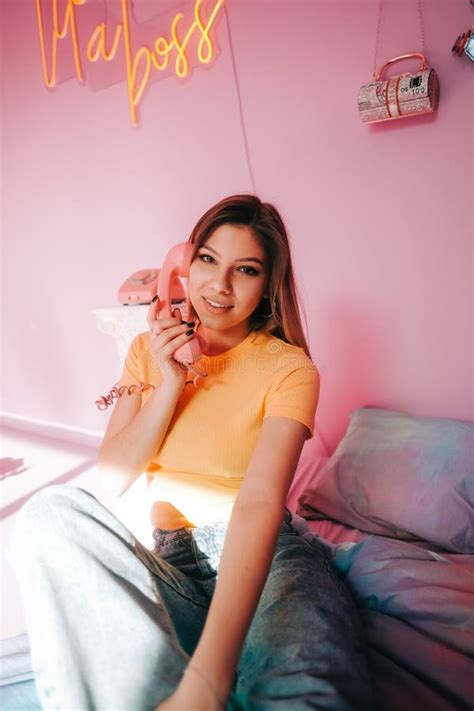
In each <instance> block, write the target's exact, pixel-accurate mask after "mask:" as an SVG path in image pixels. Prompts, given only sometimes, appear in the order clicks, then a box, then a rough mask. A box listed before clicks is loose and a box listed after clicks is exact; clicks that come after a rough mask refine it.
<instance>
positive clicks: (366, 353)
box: [0, 0, 474, 453]
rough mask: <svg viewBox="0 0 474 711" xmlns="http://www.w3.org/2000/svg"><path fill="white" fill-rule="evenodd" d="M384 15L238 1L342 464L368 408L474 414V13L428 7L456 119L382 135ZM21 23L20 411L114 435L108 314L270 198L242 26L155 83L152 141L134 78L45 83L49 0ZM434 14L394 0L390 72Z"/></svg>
mask: <svg viewBox="0 0 474 711" xmlns="http://www.w3.org/2000/svg"><path fill="white" fill-rule="evenodd" d="M45 2H46V0H43V4H45ZM48 2H49V0H48ZM90 2H92V0H89V3H90ZM156 3H157V5H158V0H156ZM139 5H141V7H142V9H143V8H144V7H145V5H146V3H138V2H137V6H139ZM149 6H150V4H149V3H148V8H149ZM378 6H379V3H378V0H350V1H349V0H344V1H343V0H331V1H329V0H307V1H306V2H304V1H302V0H272V1H270V0H268V1H264V0H252V2H250V1H246V0H228V2H227V10H228V14H229V17H230V27H231V37H232V43H233V48H234V54H235V61H236V66H237V71H238V77H239V82H240V90H241V96H242V102H243V111H244V119H245V125H246V130H247V136H248V141H249V149H250V157H251V163H252V169H253V174H254V177H255V185H256V190H257V191H258V193H259V194H260V196H261V197H262V198H263V199H265V200H269V201H272V202H274V203H275V204H276V205H277V206H278V207H279V209H280V210H281V213H282V215H283V218H284V219H285V220H286V223H287V225H288V228H289V232H290V238H291V244H292V250H293V257H294V265H295V271H296V275H297V278H298V283H299V288H300V292H301V294H302V297H303V299H304V302H305V308H306V314H307V321H308V327H309V341H310V347H311V351H312V355H313V360H314V361H315V363H316V364H317V365H318V367H319V370H320V373H321V378H322V380H321V399H320V405H319V410H318V415H317V423H318V427H319V430H320V432H321V434H322V436H323V439H324V440H325V441H326V443H327V445H328V448H329V452H330V453H331V452H332V451H333V449H334V447H335V446H336V444H337V442H338V440H339V439H340V437H341V436H342V435H343V433H344V431H345V429H346V427H347V423H348V415H349V414H350V412H352V411H353V410H354V409H356V408H358V407H361V406H364V405H372V406H380V407H387V408H399V409H401V410H406V411H408V412H411V413H413V414H425V415H434V416H442V417H454V418H464V419H473V410H472V405H473V398H472V362H473V361H472V328H473V324H472V158H473V154H472V126H473V111H472V88H473V86H472V77H473V71H474V65H473V64H472V63H471V62H470V61H469V60H468V59H467V57H463V58H462V59H460V58H457V57H454V56H453V55H452V54H451V46H452V44H453V43H454V40H455V39H456V37H457V36H458V35H459V34H461V33H462V32H464V31H465V30H467V29H468V28H469V27H470V25H471V24H472V22H473V21H474V11H473V10H472V9H471V8H470V5H469V2H468V0H429V2H426V0H424V2H423V4H422V8H423V20H424V34H425V42H426V54H427V57H428V60H429V61H430V63H431V65H432V66H434V67H435V69H436V71H437V73H438V76H439V79H440V86H441V100H440V108H439V111H438V113H437V114H436V115H434V116H425V117H419V118H415V119H406V120H400V121H394V122H389V123H384V124H378V125H376V126H371V127H369V126H365V125H363V124H362V122H361V121H360V119H359V116H358V113H357V108H356V99H357V93H358V89H359V87H360V86H361V85H362V84H364V83H367V82H368V81H370V79H371V76H372V72H373V70H374V47H375V30H376V25H377V12H378ZM180 7H183V8H184V7H187V8H189V3H185V2H184V0H183V2H182V3H179V2H177V3H176V4H175V8H176V10H178V9H179V8H180ZM79 11H80V8H79V10H78V12H79ZM2 12H3V18H2V22H1V25H0V26H1V39H2V61H3V93H2V124H3V134H2V141H3V142H2V149H3V153H2V174H3V211H2V233H3V264H4V273H3V297H2V310H1V317H2V332H3V346H4V348H3V350H4V361H3V369H2V383H1V391H2V410H3V411H4V412H5V413H8V414H10V415H19V416H23V417H27V418H33V419H40V420H44V421H47V422H51V423H61V424H63V425H66V426H69V427H71V428H82V429H86V430H90V431H96V432H101V431H103V429H104V428H105V425H106V421H107V419H108V416H109V413H106V414H105V413H101V412H99V411H98V410H97V409H96V407H95V405H94V400H95V399H96V398H97V397H98V396H99V395H101V394H104V393H106V392H107V391H108V390H109V388H110V387H111V386H112V384H113V383H114V382H115V380H116V379H117V378H118V376H119V366H118V356H117V353H116V349H115V345H114V342H113V340H112V339H111V338H110V337H108V336H106V335H104V334H102V333H100V332H99V331H98V330H96V327H95V321H94V318H93V316H92V314H91V309H93V308H95V307H99V306H106V305H114V304H115V294H116V290H117V288H118V286H119V285H120V283H121V282H122V280H123V279H124V278H125V277H126V276H128V274H129V273H131V272H132V271H134V270H136V269H139V268H142V267H144V266H159V265H160V264H161V261H162V258H163V257H164V256H165V254H166V253H167V251H168V248H169V247H170V246H171V245H172V244H173V243H175V242H177V241H182V240H185V239H187V238H188V236H189V233H190V230H191V228H192V227H193V225H194V223H195V221H196V220H197V218H198V217H199V216H200V215H201V214H202V212H203V211H204V210H205V209H207V208H208V207H209V206H210V205H211V204H213V203H214V202H216V201H217V200H219V199H221V198H222V197H224V196H226V195H229V194H231V193H235V192H239V191H248V190H252V184H251V181H250V177H249V171H248V166H247V163H246V160H245V150H244V142H243V137H242V130H241V126H240V123H239V112H238V103H237V95H236V89H235V84H234V78H233V73H232V61H231V54H230V51H229V41H228V35H227V30H226V18H225V15H224V13H222V16H221V19H220V22H219V24H218V25H217V27H216V35H217V37H218V42H219V47H220V54H219V56H218V57H217V59H216V61H215V63H214V64H213V66H212V67H208V68H205V69H203V68H198V69H195V70H194V71H193V73H192V74H191V76H190V77H188V78H187V79H186V80H185V81H182V80H179V79H177V78H176V77H172V76H171V77H169V78H167V79H163V80H161V81H160V82H157V83H155V84H154V85H152V86H150V88H149V90H148V92H147V94H146V96H145V97H144V99H143V101H142V103H141V111H140V126H139V128H138V129H134V128H132V127H131V126H130V119H129V114H128V102H127V89H126V84H125V82H121V83H116V84H114V85H112V86H110V87H108V88H106V89H103V90H101V91H95V92H94V91H91V90H90V89H89V87H88V86H86V87H81V86H80V85H79V84H78V83H77V82H76V80H71V81H67V82H64V83H62V84H60V85H59V86H58V87H57V88H56V89H55V90H53V91H48V90H47V89H46V87H45V86H44V84H43V79H42V75H41V67H40V58H39V42H38V32H37V26H36V18H35V11H34V1H33V0H15V1H14V2H13V1H11V2H9V1H8V0H2ZM188 12H189V10H188ZM417 17H418V16H417V3H416V2H415V0H396V1H395V0H384V3H383V14H382V21H381V36H380V43H379V48H378V56H377V66H380V65H381V64H382V63H383V62H384V61H386V60H387V59H389V58H390V57H393V56H396V55H398V54H403V53H406V52H409V51H419V50H420V40H419V30H418V24H417V22H418V20H417ZM164 29H166V28H164ZM396 66H397V70H395V69H394V70H392V71H390V72H389V74H394V73H399V72H398V70H399V71H408V70H410V69H411V68H415V67H416V66H417V62H415V61H414V60H410V62H403V63H400V64H398V65H396ZM115 71H116V68H115Z"/></svg>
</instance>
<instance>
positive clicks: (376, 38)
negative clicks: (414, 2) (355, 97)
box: [374, 0, 425, 78]
mask: <svg viewBox="0 0 474 711" xmlns="http://www.w3.org/2000/svg"><path fill="white" fill-rule="evenodd" d="M382 2H383V0H380V2H379V12H378V18H377V29H376V31H375V52H374V78H375V75H376V73H377V56H378V51H379V40H380V27H381V21H382ZM418 19H419V22H420V35H421V51H422V53H423V54H424V55H425V32H424V29H423V17H422V13H421V0H418Z"/></svg>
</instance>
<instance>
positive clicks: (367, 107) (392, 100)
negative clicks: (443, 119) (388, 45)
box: [358, 52, 439, 123]
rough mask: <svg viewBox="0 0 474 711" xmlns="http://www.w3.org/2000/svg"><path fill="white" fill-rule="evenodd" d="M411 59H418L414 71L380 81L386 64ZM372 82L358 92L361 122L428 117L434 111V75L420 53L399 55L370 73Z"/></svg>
mask: <svg viewBox="0 0 474 711" xmlns="http://www.w3.org/2000/svg"><path fill="white" fill-rule="evenodd" d="M411 57H418V58H419V59H420V60H421V65H420V67H419V69H418V71H417V72H415V73H412V72H407V73H405V74H399V75H397V76H394V77H390V78H389V79H383V78H382V75H383V73H384V70H385V69H386V67H388V66H389V64H392V63H393V62H398V61H399V60H401V59H408V58H411ZM374 79H375V81H373V82H371V83H370V84H364V86H362V87H361V88H360V90H359V97H358V106H359V115H360V117H361V119H362V121H363V122H364V123H378V122H379V121H391V120H392V119H399V118H407V117H409V116H418V115H420V114H431V113H433V112H434V111H436V109H437V108H438V102H439V81H438V76H437V74H436V72H435V70H434V69H433V68H432V67H429V66H428V63H427V61H426V58H425V55H424V54H421V53H420V52H413V53H411V54H402V55H401V56H400V57H394V58H393V59H390V60H389V61H388V62H386V63H385V64H384V65H383V67H382V68H381V69H380V70H379V71H378V72H376V73H375V74H374Z"/></svg>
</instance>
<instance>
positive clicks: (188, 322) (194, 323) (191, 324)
mask: <svg viewBox="0 0 474 711" xmlns="http://www.w3.org/2000/svg"><path fill="white" fill-rule="evenodd" d="M185 323H187V324H188V326H195V325H196V321H185Z"/></svg>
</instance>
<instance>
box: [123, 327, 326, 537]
mask: <svg viewBox="0 0 474 711" xmlns="http://www.w3.org/2000/svg"><path fill="white" fill-rule="evenodd" d="M149 343H150V332H149V331H145V332H143V333H140V334H138V335H137V336H136V337H135V338H134V339H133V341H132V343H131V345H130V347H129V350H128V353H127V356H126V359H125V363H124V367H123V372H122V376H121V378H120V380H119V382H118V386H121V385H131V384H134V383H136V384H138V383H140V382H144V383H150V384H152V385H155V386H159V384H160V382H161V380H162V376H161V373H160V370H159V367H157V365H156V362H154V361H153V358H152V356H151V352H150V349H149ZM196 366H197V368H198V369H199V370H201V371H205V372H206V373H207V376H206V377H204V378H199V379H198V381H197V387H196V388H195V387H194V385H193V382H192V380H193V377H194V374H193V373H192V372H191V371H190V372H189V373H188V375H187V381H186V385H185V386H184V388H183V391H182V393H181V395H180V396H179V399H178V401H177V404H176V408H175V410H174V413H173V416H172V419H171V421H170V424H169V427H168V430H167V432H166V435H165V437H164V438H163V441H162V443H161V447H160V449H159V451H158V452H157V453H156V455H155V456H154V457H153V460H152V462H150V464H149V466H148V467H147V469H146V471H147V477H148V481H149V487H148V490H149V492H150V496H151V499H152V500H153V501H154V500H159V501H167V502H170V503H171V504H172V506H174V507H176V508H177V509H178V510H179V511H180V512H182V513H183V514H184V517H185V519H186V521H187V522H188V523H189V524H190V525H197V526H200V525H204V524H205V523H211V522H213V521H228V519H229V517H230V513H231V511H232V505H233V502H234V501H235V498H236V497H237V494H238V492H239V488H240V485H241V483H242V481H243V479H244V477H245V472H246V469H247V466H248V464H249V461H250V457H251V455H252V452H253V449H254V447H255V445H256V442H257V439H258V435H259V430H260V427H261V425H262V422H263V420H264V418H265V417H269V416H271V415H278V416H284V417H290V418H292V419H295V420H298V421H299V422H302V423H303V424H304V425H306V427H307V428H308V432H307V439H309V438H310V437H312V436H313V432H314V417H315V413H316V407H317V403H318V398H319V373H318V370H317V368H316V366H315V365H314V363H313V362H312V360H311V359H310V358H309V357H308V356H307V355H306V353H305V352H304V350H303V349H302V348H299V347H298V346H293V345H290V344H288V343H286V342H285V341H283V340H282V339H280V338H277V337H275V336H272V335H270V334H268V333H266V332H263V331H252V332H250V333H249V334H248V336H247V337H246V338H245V339H244V340H243V341H241V342H240V343H239V344H238V345H237V346H234V347H233V348H231V349H229V350H228V351H225V352H224V353H221V354H219V355H216V356H210V355H206V354H204V355H202V356H201V358H200V359H199V360H197V361H196ZM152 392H153V391H152V389H151V388H150V389H149V390H146V391H145V392H143V393H142V394H141V395H142V407H143V405H144V404H145V403H146V402H147V400H148V398H149V397H150V395H151V393H152ZM179 525H183V521H182V520H180V522H179ZM170 527H172V526H170Z"/></svg>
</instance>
